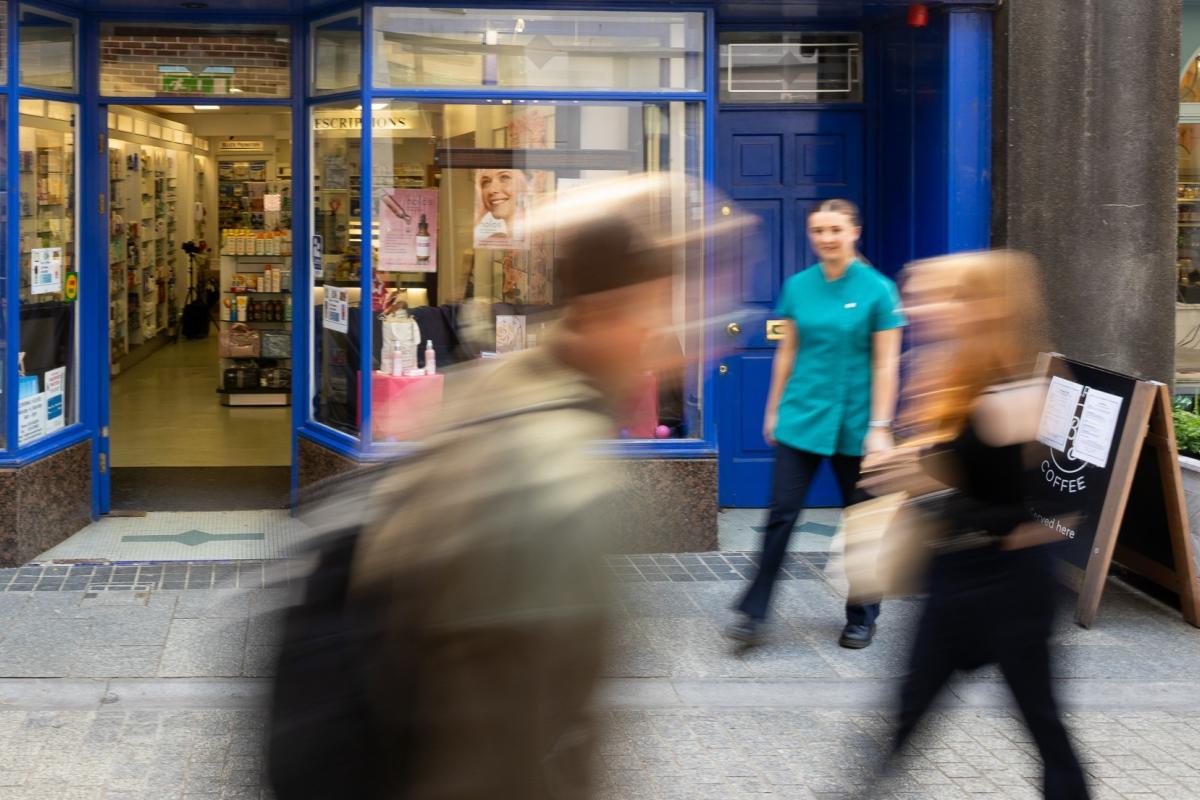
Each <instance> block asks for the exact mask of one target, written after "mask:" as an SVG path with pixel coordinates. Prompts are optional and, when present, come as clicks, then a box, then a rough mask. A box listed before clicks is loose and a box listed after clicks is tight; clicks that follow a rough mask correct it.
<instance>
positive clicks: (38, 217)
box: [17, 100, 78, 446]
mask: <svg viewBox="0 0 1200 800" xmlns="http://www.w3.org/2000/svg"><path fill="white" fill-rule="evenodd" d="M77 114H78V107H77V106H75V105H74V104H72V103H60V102H56V101H50V100H21V125H20V133H19V137H20V151H19V156H20V163H19V172H20V181H19V184H20V194H19V202H18V208H19V215H20V248H21V249H20V254H21V267H20V276H21V279H20V302H21V322H20V335H21V338H20V342H19V344H18V356H17V359H18V361H17V363H18V371H19V374H20V385H19V386H18V414H19V418H20V419H19V425H18V437H19V445H20V446H24V445H27V444H32V443H33V442H35V441H37V440H39V439H41V438H43V437H45V436H48V435H50V434H52V433H54V432H55V431H58V430H61V429H63V428H64V427H66V426H67V425H70V424H72V423H74V422H75V421H76V420H77V416H76V407H77V400H76V386H77V382H76V378H77V364H76V358H75V353H76V352H77V347H78V332H77V331H78V320H77V314H78V304H77V303H76V302H75V300H76V298H77V295H78V278H77V276H76V275H75V269H76V267H75V264H76V248H75V241H76V237H75V188H76V187H75V122H76V119H77Z"/></svg>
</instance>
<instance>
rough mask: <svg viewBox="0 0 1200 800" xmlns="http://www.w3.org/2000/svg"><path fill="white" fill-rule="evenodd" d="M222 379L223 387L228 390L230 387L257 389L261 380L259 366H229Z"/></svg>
mask: <svg viewBox="0 0 1200 800" xmlns="http://www.w3.org/2000/svg"><path fill="white" fill-rule="evenodd" d="M222 375H223V377H222V379H221V382H222V384H224V386H223V388H224V389H225V390H226V391H228V390H230V389H257V388H258V382H259V370H258V367H252V366H251V367H246V366H242V367H228V368H227V369H226V370H225V371H224V373H222Z"/></svg>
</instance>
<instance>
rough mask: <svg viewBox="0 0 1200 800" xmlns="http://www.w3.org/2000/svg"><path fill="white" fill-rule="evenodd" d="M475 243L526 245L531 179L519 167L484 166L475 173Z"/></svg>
mask: <svg viewBox="0 0 1200 800" xmlns="http://www.w3.org/2000/svg"><path fill="white" fill-rule="evenodd" d="M475 188H476V192H475V246H476V247H497V248H525V247H528V241H527V240H526V238H525V233H524V230H523V228H524V224H525V219H524V215H525V202H526V192H527V190H528V182H527V181H526V178H525V173H524V172H522V171H521V170H518V169H481V170H477V171H476V173H475Z"/></svg>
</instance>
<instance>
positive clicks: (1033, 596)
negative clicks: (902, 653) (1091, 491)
mask: <svg viewBox="0 0 1200 800" xmlns="http://www.w3.org/2000/svg"><path fill="white" fill-rule="evenodd" d="M1039 285H1040V279H1039V275H1038V271H1037V264H1036V262H1035V261H1034V260H1033V259H1032V258H1031V257H1029V256H1027V255H1025V254H1022V253H1016V252H1009V251H996V252H987V253H968V254H961V255H954V256H947V257H943V258H937V259H930V260H926V261H920V262H917V263H915V264H913V265H911V266H910V267H909V269H908V271H907V273H906V280H905V281H904V286H903V288H904V297H905V309H906V312H907V313H908V315H909V319H910V323H911V324H912V326H913V334H914V337H915V339H916V346H915V347H914V349H913V351H912V352H913V354H914V355H915V359H916V363H915V364H914V375H913V379H912V381H911V382H910V391H909V392H908V397H909V402H908V403H907V409H906V411H905V414H904V415H903V417H902V421H903V423H904V425H905V427H907V428H908V429H909V431H911V433H912V434H913V438H912V439H911V440H910V442H909V444H908V445H907V446H906V447H905V448H902V449H901V450H899V451H896V455H895V456H893V458H894V459H896V460H897V461H903V453H904V452H905V451H907V452H908V453H909V454H910V455H913V454H915V453H919V455H918V457H917V459H916V460H915V462H914V461H912V460H910V461H909V463H918V464H919V466H920V470H919V472H917V473H914V474H910V476H909V478H908V479H907V482H908V486H909V488H910V489H914V490H915V491H921V490H922V489H924V490H929V489H946V488H948V489H949V490H950V491H948V492H944V493H943V494H942V495H941V500H940V502H939V504H938V506H937V508H938V515H939V516H940V522H941V523H942V527H943V531H942V534H941V535H940V537H939V538H938V539H937V541H936V542H935V543H934V544H933V553H934V555H933V557H932V559H931V563H930V568H929V574H928V592H929V598H928V600H927V602H926V604H925V607H924V609H923V611H922V614H921V618H920V622H919V624H918V627H917V634H916V638H915V640H914V642H913V649H912V655H911V661H910V672H909V674H908V676H907V678H906V679H905V681H904V684H903V688H902V689H901V693H900V710H899V724H898V728H897V730H896V734H895V739H894V741H893V754H894V753H896V752H897V751H899V750H900V749H901V748H902V747H903V746H904V744H905V743H906V742H907V741H908V740H909V738H910V737H911V735H912V734H913V732H914V730H915V729H916V727H917V724H918V723H919V722H920V720H921V718H922V717H923V716H924V714H925V712H926V711H928V709H929V707H930V705H931V704H932V703H933V701H934V700H935V699H936V697H937V695H938V693H939V692H940V690H941V689H942V688H943V687H944V686H945V684H946V683H947V681H948V680H949V679H950V678H951V676H952V675H953V674H954V672H956V671H957V670H960V669H962V670H967V669H974V668H976V667H979V666H982V665H984V664H990V663H994V664H997V665H998V666H999V667H1000V670H1001V672H1002V673H1003V675H1004V678H1005V680H1006V681H1007V683H1008V685H1009V687H1010V688H1011V689H1012V692H1013V696H1014V697H1015V699H1016V702H1017V705H1018V707H1019V708H1020V711H1021V714H1022V716H1023V717H1024V720H1025V723H1026V724H1027V725H1028V726H1029V730H1030V732H1031V733H1032V734H1033V738H1034V741H1035V742H1036V743H1037V747H1038V751H1039V753H1040V754H1041V757H1042V761H1043V764H1044V769H1045V778H1044V792H1045V796H1046V797H1047V798H1055V800H1077V799H1078V798H1086V797H1087V796H1088V791H1087V786H1086V782H1085V780H1084V776H1083V771H1082V770H1081V768H1080V766H1079V761H1078V759H1077V758H1076V756H1075V752H1074V750H1073V748H1072V746H1071V742H1070V739H1069V737H1068V735H1067V731H1066V729H1065V727H1064V726H1063V723H1062V719H1061V717H1060V714H1059V711H1058V706H1057V703H1056V701H1055V697H1054V691H1053V686H1052V681H1051V672H1050V661H1051V658H1050V637H1051V632H1052V627H1053V619H1054V607H1055V596H1056V593H1057V588H1058V587H1057V581H1056V576H1055V570H1054V564H1053V561H1052V548H1051V547H1048V546H1046V545H1050V544H1052V543H1053V542H1054V541H1056V539H1058V534H1056V533H1054V532H1053V531H1051V530H1049V529H1048V528H1046V527H1044V526H1042V525H1041V524H1040V523H1038V522H1037V521H1036V520H1035V519H1034V518H1033V516H1032V515H1031V512H1030V510H1029V507H1028V505H1027V502H1026V501H1027V499H1029V498H1030V496H1031V494H1032V491H1033V489H1034V487H1035V485H1036V484H1035V482H1036V480H1037V478H1038V476H1037V463H1038V462H1037V460H1036V454H1035V453H1034V452H1032V449H1031V447H1030V445H1031V444H1032V443H1033V442H1034V441H1035V439H1036V436H1037V430H1038V425H1039V422H1040V417H1041V408H1042V403H1043V401H1044V398H1045V391H1046V389H1045V382H1044V380H1041V379H1039V378H1037V377H1036V375H1035V371H1036V361H1037V356H1038V353H1039V352H1040V351H1041V350H1042V341H1041V339H1040V336H1041V334H1042V332H1043V331H1044V329H1045V319H1044V307H1043V305H1042V302H1041V298H1040V291H1039ZM868 466H872V465H868ZM904 482H905V481H904V480H903V479H902V480H901V483H904ZM1061 510H1062V511H1063V512H1064V513H1065V512H1067V511H1068V509H1061Z"/></svg>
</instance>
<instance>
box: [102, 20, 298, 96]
mask: <svg viewBox="0 0 1200 800" xmlns="http://www.w3.org/2000/svg"><path fill="white" fill-rule="evenodd" d="M290 64H291V45H290V44H289V43H287V42H280V41H277V39H276V34H275V32H274V31H265V32H255V33H254V34H251V35H229V34H228V33H223V34H220V35H211V34H209V35H196V34H186V35H180V36H172V35H166V34H165V33H164V31H163V29H162V28H156V29H153V30H147V31H144V32H139V31H136V30H133V31H131V30H128V29H122V30H121V31H119V32H112V33H106V34H105V35H104V36H103V37H102V38H101V42H100V92H101V94H106V95H117V96H121V95H125V96H130V95H133V96H150V95H153V96H158V97H219V96H221V95H222V91H221V88H222V87H221V81H222V80H223V79H227V80H228V83H227V88H226V89H225V91H224V92H223V93H224V94H230V92H229V91H228V88H237V89H240V90H241V92H240V93H233V94H234V96H238V97H287V96H288V95H289V94H290V88H291V73H290V69H289V67H290ZM160 66H186V67H188V68H189V69H190V70H191V72H192V74H193V75H197V76H199V75H200V73H201V70H202V69H203V68H204V67H233V68H234V74H233V75H232V76H212V77H214V78H215V80H214V84H213V86H214V89H215V90H216V91H215V92H213V93H209V92H208V91H198V90H196V89H195V88H191V87H188V88H184V87H182V86H178V88H176V89H174V90H168V89H165V88H164V86H163V73H161V72H160V71H159V67H160Z"/></svg>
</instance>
